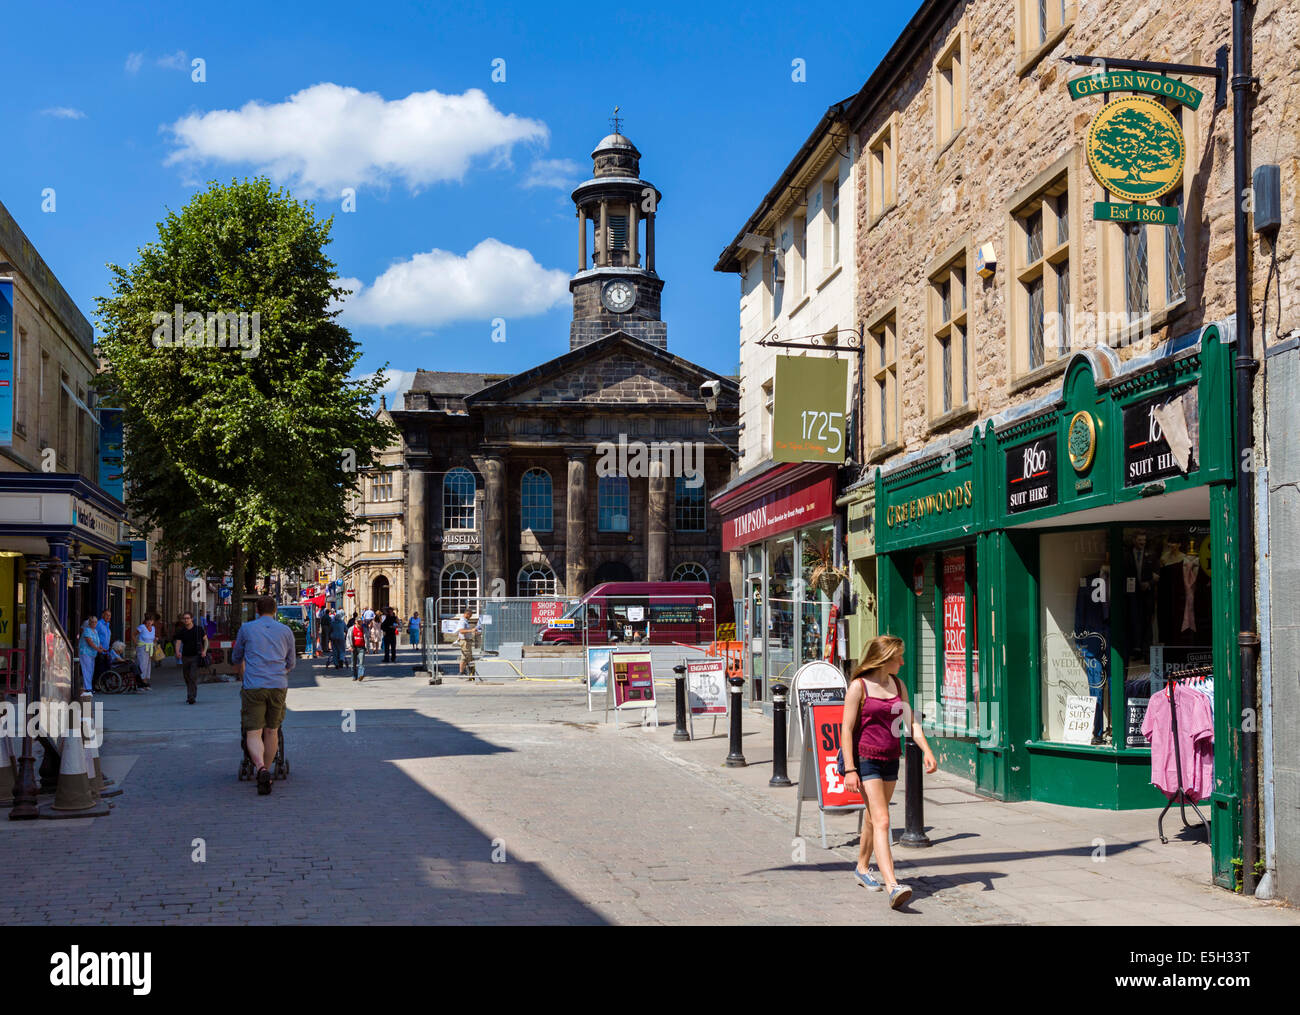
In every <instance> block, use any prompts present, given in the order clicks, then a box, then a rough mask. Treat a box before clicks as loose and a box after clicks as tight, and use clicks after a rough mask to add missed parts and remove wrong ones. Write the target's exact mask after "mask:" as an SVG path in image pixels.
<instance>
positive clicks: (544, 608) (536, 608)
mask: <svg viewBox="0 0 1300 1015" xmlns="http://www.w3.org/2000/svg"><path fill="white" fill-rule="evenodd" d="M563 615H564V603H563V602H560V601H555V602H540V603H533V623H534V624H538V625H545V624H549V623H550V622H551V621H553V620H559V619H560V617H561V616H563Z"/></svg>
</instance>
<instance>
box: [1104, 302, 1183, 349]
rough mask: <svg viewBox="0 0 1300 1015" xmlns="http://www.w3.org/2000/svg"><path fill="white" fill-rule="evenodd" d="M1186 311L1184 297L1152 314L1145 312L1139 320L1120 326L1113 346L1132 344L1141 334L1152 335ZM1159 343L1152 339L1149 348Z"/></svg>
mask: <svg viewBox="0 0 1300 1015" xmlns="http://www.w3.org/2000/svg"><path fill="white" fill-rule="evenodd" d="M1186 311H1187V298H1186V297H1183V298H1181V299H1179V300H1178V301H1177V302H1176V303H1169V304H1166V305H1165V306H1164V307H1162V308H1161V309H1160V310H1157V311H1156V312H1155V313H1154V314H1147V315H1146V316H1145V317H1143V318H1141V319H1140V320H1138V321H1135V322H1134V323H1132V324H1130V325H1128V326H1127V327H1125V328H1121V329H1120V330H1119V331H1118V332H1117V333H1116V334H1115V335H1114V340H1115V341H1114V345H1113V348H1115V349H1123V348H1125V347H1126V346H1129V345H1133V344H1134V343H1135V342H1137V341H1138V340H1139V339H1141V338H1142V336H1143V335H1151V336H1154V334H1155V333H1156V332H1157V331H1160V330H1161V329H1163V328H1166V327H1168V326H1169V322H1170V321H1172V320H1174V319H1175V318H1177V317H1179V316H1181V315H1182V314H1184V313H1185V312H1186ZM1108 337H1110V336H1108ZM1159 344H1160V343H1159V342H1154V341H1153V342H1152V343H1151V346H1150V349H1154V348H1155V347H1156V346H1157V345H1159ZM1150 349H1148V350H1147V351H1150Z"/></svg>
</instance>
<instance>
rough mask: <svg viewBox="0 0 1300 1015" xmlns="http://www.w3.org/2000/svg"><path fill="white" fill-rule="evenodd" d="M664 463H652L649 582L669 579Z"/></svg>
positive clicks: (649, 516)
mask: <svg viewBox="0 0 1300 1015" xmlns="http://www.w3.org/2000/svg"><path fill="white" fill-rule="evenodd" d="M671 482H672V480H671V479H670V478H669V477H668V476H667V475H666V470H665V469H664V463H663V462H661V461H659V460H658V459H657V458H656V459H655V460H654V461H653V462H651V463H650V496H649V497H648V498H647V499H648V501H649V510H648V512H647V518H646V540H645V549H646V575H645V580H646V581H648V582H663V581H667V580H668V485H669V483H671Z"/></svg>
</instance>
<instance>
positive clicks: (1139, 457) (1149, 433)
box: [1124, 384, 1200, 486]
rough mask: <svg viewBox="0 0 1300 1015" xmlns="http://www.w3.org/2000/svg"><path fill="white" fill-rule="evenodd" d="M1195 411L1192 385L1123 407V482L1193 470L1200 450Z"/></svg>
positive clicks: (1196, 402) (1129, 483)
mask: <svg viewBox="0 0 1300 1015" xmlns="http://www.w3.org/2000/svg"><path fill="white" fill-rule="evenodd" d="M1198 413H1199V399H1198V396H1197V389H1196V385H1194V384H1193V385H1189V386H1187V387H1183V388H1180V389H1178V390H1177V391H1174V392H1172V393H1169V392H1167V393H1165V394H1161V395H1156V396H1155V397H1153V398H1144V399H1143V400H1142V401H1140V402H1135V403H1134V404H1132V405H1128V406H1125V407H1124V485H1125V486H1142V485H1144V484H1146V483H1153V482H1155V481H1157V480H1160V479H1165V478H1167V477H1169V476H1186V475H1187V474H1188V473H1191V472H1194V471H1195V470H1196V468H1197V466H1198V460H1197V456H1198V454H1199V452H1200V423H1199V415H1198Z"/></svg>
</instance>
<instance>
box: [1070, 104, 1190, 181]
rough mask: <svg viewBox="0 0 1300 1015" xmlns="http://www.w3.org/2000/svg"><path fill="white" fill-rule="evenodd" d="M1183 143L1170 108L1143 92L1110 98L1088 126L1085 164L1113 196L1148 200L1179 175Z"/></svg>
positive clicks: (1183, 148) (1184, 147)
mask: <svg viewBox="0 0 1300 1015" xmlns="http://www.w3.org/2000/svg"><path fill="white" fill-rule="evenodd" d="M1186 159H1187V143H1186V141H1185V140H1184V139H1183V131H1182V128H1181V127H1179V126H1178V121H1177V120H1175V119H1174V116H1173V114H1172V113H1171V112H1169V110H1168V109H1166V108H1165V107H1164V106H1163V105H1162V104H1161V103H1159V102H1157V101H1156V100H1155V99H1149V98H1147V97H1146V96H1144V95H1131V96H1129V97H1127V98H1123V99H1117V100H1115V101H1114V102H1108V103H1107V104H1106V105H1105V106H1103V107H1102V108H1101V111H1100V112H1099V113H1098V114H1097V115H1096V116H1094V117H1093V118H1092V123H1091V125H1089V127H1088V168H1089V169H1091V170H1092V175H1093V178H1094V179H1095V180H1096V181H1097V182H1098V183H1100V184H1101V185H1102V186H1103V187H1105V188H1106V189H1107V190H1109V191H1110V192H1111V193H1112V194H1114V195H1115V196H1116V197H1120V198H1123V199H1124V200H1126V201H1150V200H1154V199H1155V198H1158V197H1160V196H1161V195H1163V194H1167V193H1169V191H1171V190H1173V189H1174V188H1175V187H1176V186H1178V182H1179V181H1180V180H1181V179H1182V178H1183V163H1184V162H1185V161H1186Z"/></svg>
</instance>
